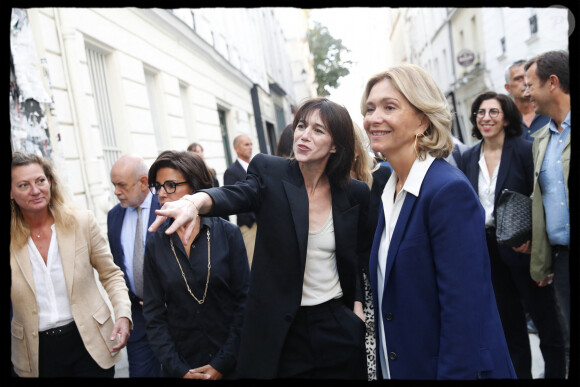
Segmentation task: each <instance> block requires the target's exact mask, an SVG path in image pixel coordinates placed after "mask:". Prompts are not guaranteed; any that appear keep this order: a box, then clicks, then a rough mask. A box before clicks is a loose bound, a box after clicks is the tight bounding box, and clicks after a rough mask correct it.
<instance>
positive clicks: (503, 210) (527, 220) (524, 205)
mask: <svg viewBox="0 0 580 387" xmlns="http://www.w3.org/2000/svg"><path fill="white" fill-rule="evenodd" d="M495 224H496V229H495V233H496V237H497V243H498V244H500V245H506V246H510V247H519V246H521V245H522V243H524V242H526V241H529V240H531V239H532V199H531V198H530V197H528V196H526V195H522V194H521V193H519V192H514V191H510V190H508V189H504V190H503V191H501V194H500V196H499V199H498V201H497V208H496V210H495Z"/></svg>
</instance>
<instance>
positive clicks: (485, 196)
mask: <svg viewBox="0 0 580 387" xmlns="http://www.w3.org/2000/svg"><path fill="white" fill-rule="evenodd" d="M500 163H501V161H500V162H499V163H497V166H496V167H495V169H494V170H493V174H492V175H491V177H490V176H489V172H488V169H487V163H486V162H485V156H484V155H483V146H482V147H481V151H480V152H479V176H478V180H477V195H478V196H479V201H480V202H481V205H482V206H483V209H484V210H485V225H486V226H495V219H494V218H493V207H494V201H495V185H496V183H497V173H498V171H499V165H500Z"/></svg>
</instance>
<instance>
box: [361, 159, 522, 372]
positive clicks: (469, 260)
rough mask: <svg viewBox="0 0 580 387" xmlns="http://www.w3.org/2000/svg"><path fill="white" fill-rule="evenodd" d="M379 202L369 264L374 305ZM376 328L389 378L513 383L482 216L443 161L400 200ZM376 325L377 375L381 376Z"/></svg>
mask: <svg viewBox="0 0 580 387" xmlns="http://www.w3.org/2000/svg"><path fill="white" fill-rule="evenodd" d="M384 229H385V217H384V212H383V206H382V203H381V206H380V213H379V220H378V224H377V231H376V233H375V237H374V241H373V247H372V249H371V256H370V262H369V269H370V278H371V286H372V291H373V304H374V310H375V313H379V308H378V294H377V265H378V248H379V244H380V240H381V236H382V233H383V230H384ZM382 318H383V319H382V322H383V324H384V328H385V341H386V345H387V352H388V356H387V357H388V358H389V360H388V361H389V370H390V375H391V378H392V379H431V380H434V379H477V378H515V372H514V369H513V366H512V362H511V359H510V356H509V353H508V349H507V345H506V342H505V336H504V332H503V328H502V325H501V321H500V318H499V314H498V311H497V306H496V303H495V295H494V293H493V288H492V284H491V273H490V266H489V256H488V251H487V244H486V239H485V226H484V211H483V207H482V206H481V204H480V202H479V199H478V197H477V195H476V193H475V191H474V190H473V188H472V187H471V184H470V183H469V181H468V180H467V179H466V178H465V175H464V174H463V173H462V172H461V171H460V170H459V169H457V168H455V167H454V166H452V165H450V164H449V163H448V162H446V161H444V160H442V159H436V160H435V161H434V162H433V164H432V165H431V167H430V168H429V170H428V172H427V174H426V176H425V178H424V180H423V183H422V185H421V190H420V193H419V196H418V197H416V196H414V195H412V194H410V193H407V196H406V198H405V201H404V203H403V207H402V209H401V213H400V215H399V218H398V221H397V225H396V226H395V230H394V232H393V236H392V240H391V243H390V246H389V250H388V255H387V266H386V274H385V288H384V293H383V303H382ZM378 324H380V320H379V318H378V316H376V318H375V329H376V332H377V336H378V337H377V373H378V374H379V375H381V366H380V361H379V360H378V359H379V352H378V349H379V348H380V346H381V345H382V344H381V340H380V334H379V332H380V330H379V325H378Z"/></svg>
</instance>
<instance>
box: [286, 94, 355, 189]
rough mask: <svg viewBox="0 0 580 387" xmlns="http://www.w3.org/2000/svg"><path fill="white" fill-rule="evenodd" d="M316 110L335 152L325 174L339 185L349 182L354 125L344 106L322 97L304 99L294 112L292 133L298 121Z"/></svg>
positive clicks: (352, 157)
mask: <svg viewBox="0 0 580 387" xmlns="http://www.w3.org/2000/svg"><path fill="white" fill-rule="evenodd" d="M316 110H318V111H319V114H320V119H321V120H322V122H323V123H324V126H325V127H326V128H327V129H328V131H329V132H330V135H331V136H332V141H333V142H334V146H335V147H336V152H335V153H331V155H330V158H329V159H328V163H327V164H326V169H325V171H326V175H327V176H328V178H329V179H330V180H331V181H332V182H334V183H335V184H336V185H338V186H339V187H345V186H346V185H347V184H348V183H349V182H350V169H351V166H352V163H353V162H354V127H353V125H352V119H351V117H350V114H348V110H346V108H345V107H344V106H341V105H339V104H337V103H334V102H332V101H330V100H328V99H326V98H323V97H315V98H310V99H308V100H306V101H305V102H304V103H303V104H302V105H301V106H300V107H299V108H298V110H297V111H296V113H295V114H294V122H293V123H292V129H293V133H294V131H295V130H296V126H297V125H298V123H299V122H302V121H306V120H307V118H308V117H309V116H310V114H312V112H314V111H316Z"/></svg>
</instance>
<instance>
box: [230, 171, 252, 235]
mask: <svg viewBox="0 0 580 387" xmlns="http://www.w3.org/2000/svg"><path fill="white" fill-rule="evenodd" d="M243 180H246V170H245V169H244V167H242V164H240V162H239V161H238V160H236V161H235V162H234V163H233V164H232V165H230V166H229V167H228V169H226V171H225V172H224V185H232V184H236V182H238V181H243ZM228 215H236V216H237V223H238V226H248V227H252V226H253V225H254V223H256V214H254V213H253V212H241V213H237V214H228Z"/></svg>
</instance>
